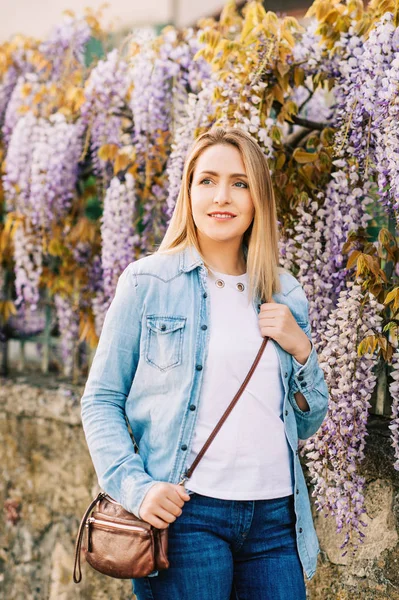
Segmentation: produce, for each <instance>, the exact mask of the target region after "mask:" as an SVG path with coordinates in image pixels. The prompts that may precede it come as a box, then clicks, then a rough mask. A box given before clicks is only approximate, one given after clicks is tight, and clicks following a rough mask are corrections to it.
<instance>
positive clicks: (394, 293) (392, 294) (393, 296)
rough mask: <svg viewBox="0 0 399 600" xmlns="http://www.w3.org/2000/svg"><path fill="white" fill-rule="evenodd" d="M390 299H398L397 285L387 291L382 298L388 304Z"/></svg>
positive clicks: (398, 289) (398, 290) (398, 288)
mask: <svg viewBox="0 0 399 600" xmlns="http://www.w3.org/2000/svg"><path fill="white" fill-rule="evenodd" d="M392 300H395V301H399V287H396V288H394V289H393V290H391V291H390V292H388V294H387V295H386V298H385V300H384V304H390V303H391V302H392Z"/></svg>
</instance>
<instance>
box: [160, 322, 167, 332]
mask: <svg viewBox="0 0 399 600" xmlns="http://www.w3.org/2000/svg"><path fill="white" fill-rule="evenodd" d="M165 329H166V325H165V324H164V323H162V325H161V331H165Z"/></svg>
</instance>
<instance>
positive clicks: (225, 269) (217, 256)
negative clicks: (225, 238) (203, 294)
mask: <svg viewBox="0 0 399 600" xmlns="http://www.w3.org/2000/svg"><path fill="white" fill-rule="evenodd" d="M233 242H234V243H233ZM199 245H200V250H201V254H202V256H203V257H204V260H205V264H206V265H208V266H209V267H210V268H212V269H214V270H215V271H217V272H218V273H225V274H226V275H242V274H243V273H245V272H246V269H247V267H246V262H245V258H244V251H243V248H242V244H241V240H239V243H237V242H236V241H235V240H232V241H231V242H218V241H215V240H207V242H206V244H205V243H203V242H201V241H200V240H199Z"/></svg>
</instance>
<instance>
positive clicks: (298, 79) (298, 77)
mask: <svg viewBox="0 0 399 600" xmlns="http://www.w3.org/2000/svg"><path fill="white" fill-rule="evenodd" d="M304 81H305V71H304V70H303V69H301V67H295V69H294V82H295V85H296V86H297V87H299V86H300V85H303V83H304Z"/></svg>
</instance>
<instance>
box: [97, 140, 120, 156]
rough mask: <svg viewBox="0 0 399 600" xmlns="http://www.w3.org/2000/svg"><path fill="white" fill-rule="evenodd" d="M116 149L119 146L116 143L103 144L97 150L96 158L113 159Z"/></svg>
mask: <svg viewBox="0 0 399 600" xmlns="http://www.w3.org/2000/svg"><path fill="white" fill-rule="evenodd" d="M118 150H119V148H118V146H117V145H116V144H104V146H101V148H99V150H98V158H99V159H100V160H114V159H115V156H116V155H117V153H118Z"/></svg>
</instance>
